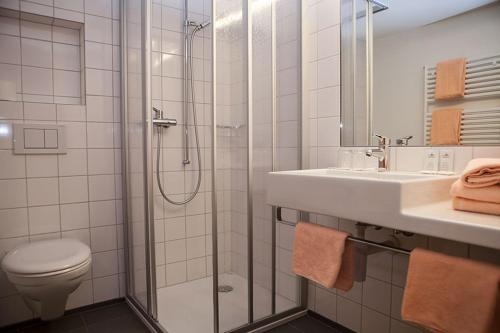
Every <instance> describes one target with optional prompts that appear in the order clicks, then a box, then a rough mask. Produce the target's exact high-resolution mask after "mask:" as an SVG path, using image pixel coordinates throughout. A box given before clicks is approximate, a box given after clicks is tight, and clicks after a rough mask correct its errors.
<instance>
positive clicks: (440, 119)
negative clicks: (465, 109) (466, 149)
mask: <svg viewBox="0 0 500 333" xmlns="http://www.w3.org/2000/svg"><path fill="white" fill-rule="evenodd" d="M461 124H462V109H441V110H435V111H434V112H432V122H431V145H459V144H460V127H461Z"/></svg>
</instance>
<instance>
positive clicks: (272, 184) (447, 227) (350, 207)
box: [266, 168, 500, 248]
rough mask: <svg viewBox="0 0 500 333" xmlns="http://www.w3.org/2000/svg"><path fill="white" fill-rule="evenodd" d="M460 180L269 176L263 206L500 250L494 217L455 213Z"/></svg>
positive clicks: (355, 174) (323, 173)
mask: <svg viewBox="0 0 500 333" xmlns="http://www.w3.org/2000/svg"><path fill="white" fill-rule="evenodd" d="M457 178H458V176H443V175H427V174H420V173H411V172H377V171H351V170H340V169H335V168H330V169H314V170H294V171H281V172H271V173H269V174H268V178H267V181H266V187H267V203H268V204H270V205H274V206H280V207H285V208H291V209H296V210H301V211H305V212H311V213H318V214H323V215H330V216H337V217H341V218H345V219H350V220H355V221H360V222H365V223H371V224H374V225H379V226H383V227H388V228H394V229H398V230H404V231H410V232H415V233H420V234H424V235H430V236H437V237H442V238H447V239H453V240H457V241H463V242H467V243H471V244H478V245H483V246H489V247H494V248H500V242H499V240H500V218H499V217H498V216H492V215H485V214H474V213H467V212H458V211H454V210H453V209H452V208H451V201H450V200H451V197H450V195H449V191H450V187H451V184H452V183H453V182H454V181H455V180H456V179H457Z"/></svg>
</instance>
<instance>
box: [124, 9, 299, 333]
mask: <svg viewBox="0 0 500 333" xmlns="http://www.w3.org/2000/svg"><path fill="white" fill-rule="evenodd" d="M211 2H212V7H211V10H212V12H211V18H212V24H211V26H210V29H211V36H212V38H211V46H212V47H211V49H212V50H211V51H212V56H211V62H212V63H211V67H212V82H213V83H215V82H217V63H216V56H217V31H216V24H215V17H216V12H217V1H216V0H212V1H211ZM124 3H125V1H124V2H122V6H121V7H122V8H121V46H122V51H121V52H122V67H121V68H122V71H121V78H122V94H121V96H122V97H121V98H122V106H123V108H122V112H123V117H122V142H123V145H122V173H123V174H124V175H126V174H127V172H126V168H127V154H128V152H127V145H128V142H127V141H128V138H127V135H126V131H127V129H128V127H127V126H128V124H127V117H126V114H127V70H126V68H127V67H126V66H127V60H126V59H127V49H126V43H127V40H126V39H127V38H126V24H125V17H126V12H125V9H124V8H123V7H124V6H123V4H124ZM184 3H185V7H184V13H185V17H184V18H185V20H184V32H185V41H184V78H185V79H184V82H183V83H184V91H183V95H184V103H183V117H184V119H183V124H182V125H184V133H183V134H184V143H185V150H184V160H183V163H184V164H189V163H190V161H189V130H188V129H189V127H188V126H189V124H188V119H189V118H188V111H189V93H188V91H189V90H188V89H189V81H188V78H189V73H188V70H189V69H188V67H189V64H188V63H189V58H188V52H187V48H188V47H189V46H188V43H189V27H190V26H193V25H197V24H196V23H194V22H190V21H189V20H188V0H184ZM245 3H246V5H244V6H243V8H242V10H243V11H244V13H243V16H244V17H245V18H246V20H247V21H246V22H245V23H246V35H247V36H246V38H247V43H246V50H243V52H246V55H247V57H248V60H249V61H248V62H247V68H246V70H247V74H250V75H247V89H248V90H247V94H248V102H249V103H247V108H248V109H247V116H248V126H247V140H248V150H249V151H248V166H249V173H248V175H247V177H248V178H247V181H248V184H249V187H248V189H247V191H248V201H247V208H248V211H249V212H252V210H253V194H252V191H251V183H252V181H253V175H252V173H251V172H250V170H251V166H252V164H253V155H252V149H253V142H252V141H253V137H252V135H253V133H252V118H253V106H252V103H251V97H252V75H251V72H252V69H253V68H252V62H251V57H252V56H251V55H252V53H251V51H252V33H253V32H252V22H251V15H252V4H251V1H245ZM141 4H142V10H143V12H142V22H141V24H142V25H143V27H142V30H143V35H142V65H141V66H142V75H143V81H144V83H145V84H144V86H143V96H144V101H143V105H142V108H143V116H144V119H145V123H144V124H143V130H144V137H143V139H144V150H145V151H144V165H143V167H144V170H146V172H145V188H144V190H145V202H144V204H145V205H144V208H145V212H144V215H145V221H146V222H145V226H144V228H145V230H144V231H145V237H146V243H147V246H146V254H145V255H146V270H147V308H144V306H143V305H142V304H140V302H138V301H137V299H136V298H135V297H134V296H133V295H132V294H131V291H132V288H133V286H132V282H133V279H134V275H133V272H131V271H130V267H127V269H126V276H127V284H126V288H127V293H126V299H127V302H128V303H129V304H130V305H131V306H132V308H133V309H134V311H136V313H137V314H139V316H140V317H141V319H142V320H143V321H144V322H145V323H146V324H147V325H148V327H149V328H150V329H151V330H152V331H157V332H166V331H165V329H164V328H163V327H161V325H159V323H158V321H157V299H156V297H157V295H156V274H155V259H154V258H155V246H154V244H155V243H154V206H153V198H154V196H153V193H154V192H153V185H154V182H153V175H154V173H153V156H152V152H153V148H152V147H153V119H152V118H153V117H152V112H151V110H152V105H151V104H152V99H151V11H152V5H151V0H141ZM271 6H272V9H271V15H272V18H271V19H272V30H273V31H272V34H273V35H272V50H271V56H272V58H273V59H272V78H271V80H272V90H273V91H272V96H273V98H272V170H276V121H277V119H276V118H277V117H276V98H277V96H276V95H277V93H276V90H277V89H276V70H277V68H276V59H274V58H275V57H276V46H277V45H276V35H275V33H276V17H275V15H276V4H275V0H271ZM306 6H307V4H306V3H305V1H303V0H302V1H300V8H299V11H300V13H299V18H300V38H301V39H302V38H303V36H304V35H305V32H304V31H303V24H302V22H303V20H304V13H305V7H306ZM203 24H204V23H202V25H203ZM301 44H302V43H301ZM304 52H305V47H304V45H302V46H301V48H300V53H299V63H300V64H301V66H300V69H301V72H300V74H299V84H300V90H299V105H300V108H301V110H303V109H304V104H306V102H305V101H304V100H303V99H302V96H305V92H306V90H307V89H305V88H304V87H303V80H302V77H304V73H303V71H304V70H305V69H306V66H305V60H304V57H303V53H304ZM211 106H212V119H211V121H212V124H211V130H212V137H211V140H212V142H211V143H212V144H211V155H212V158H211V163H212V164H211V179H212V181H211V186H212V188H211V196H212V200H211V204H212V210H211V211H212V212H211V214H212V251H213V253H218V237H217V235H218V228H217V226H218V223H217V220H218V216H217V192H216V190H217V188H216V184H217V172H216V170H217V131H218V129H217V84H212V85H211ZM306 121H307V115H304V113H302V117H301V121H300V124H299V126H300V128H301V129H300V131H299V132H300V134H299V135H300V138H299V139H300V141H299V142H301V148H300V149H299V154H300V156H299V165H300V167H301V168H302V167H306V166H307V161H308V158H307V147H308V146H307V144H305V141H304V140H306V139H305V138H307V135H305V134H304V131H305V129H306V128H307V126H304V124H305V123H306ZM126 190H127V179H126V177H123V191H124V193H123V198H124V208H123V213H124V217H125V221H127V219H126V216H127V214H128V210H127V205H126V198H127V195H126V192H125V191H126ZM301 217H307V215H306V214H302V213H301ZM247 222H248V225H247V227H248V250H249V254H248V258H247V260H248V262H247V263H248V272H252V270H253V260H252V259H253V258H252V255H253V234H252V232H253V226H252V223H253V219H252V216H251V213H250V214H248V221H247ZM276 222H277V221H276V208H275V207H272V235H273V239H272V245H273V249H272V263H271V266H272V313H271V315H269V316H267V317H265V318H261V319H258V320H253V306H254V304H253V274H249V276H248V286H247V288H248V294H249V298H248V311H249V312H248V317H249V320H248V323H247V324H245V325H243V326H241V327H239V328H235V329H233V330H231V331H229V332H230V333H243V332H263V331H264V330H265V329H270V328H272V327H275V326H278V325H280V324H283V323H285V322H287V321H290V320H293V319H295V318H298V317H300V316H303V315H305V314H306V313H307V285H308V283H307V281H306V280H305V279H302V280H301V281H300V288H299V290H298V292H299V304H298V306H296V307H294V308H291V309H289V310H287V311H284V312H280V313H276ZM124 227H125V229H127V223H125V225H124ZM127 235H128V232H127V231H125V246H124V248H125V251H126V258H129V254H128V253H127V252H128V243H129V241H130V240H129V239H128V238H127ZM212 258H213V259H212V271H213V272H214V273H213V276H212V289H213V290H212V291H213V294H212V295H213V332H217V333H218V332H219V327H220V326H219V295H218V291H217V289H218V282H219V281H218V278H219V274H218V267H219V263H218V256H217V255H214V256H213V257H212ZM126 264H127V265H128V262H127V260H126ZM250 295H252V296H250Z"/></svg>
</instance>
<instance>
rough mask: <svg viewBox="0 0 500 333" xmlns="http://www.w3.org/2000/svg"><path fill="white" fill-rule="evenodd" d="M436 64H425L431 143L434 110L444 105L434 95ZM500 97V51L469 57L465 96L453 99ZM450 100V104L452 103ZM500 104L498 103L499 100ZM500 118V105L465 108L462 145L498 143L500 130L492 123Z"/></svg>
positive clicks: (426, 113) (426, 118)
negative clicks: (478, 56)
mask: <svg viewBox="0 0 500 333" xmlns="http://www.w3.org/2000/svg"><path fill="white" fill-rule="evenodd" d="M435 89H436V66H425V67H424V119H423V121H424V139H425V142H426V144H430V129H431V117H432V112H433V111H434V109H436V108H440V105H441V104H440V103H442V101H436V100H435V99H434V93H435ZM498 98H500V55H495V56H492V57H485V58H481V59H468V60H467V64H466V73H465V96H464V98H462V99H459V100H455V101H453V102H460V103H463V102H467V101H469V100H471V99H472V100H479V99H490V100H493V99H498ZM449 103H450V102H449V101H448V102H447V104H446V105H449ZM496 104H498V103H496ZM499 121H500V107H498V106H496V107H493V108H492V107H484V108H481V107H480V108H475V109H471V108H469V107H468V106H465V107H464V108H463V114H462V124H461V125H462V126H461V127H462V134H461V140H460V141H461V145H464V146H467V145H496V144H498V143H499V142H500V133H498V132H497V131H491V127H490V126H493V127H494V129H497V126H495V125H496V124H497V123H498V122H499Z"/></svg>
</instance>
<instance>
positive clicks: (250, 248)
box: [243, 0, 253, 323]
mask: <svg viewBox="0 0 500 333" xmlns="http://www.w3.org/2000/svg"><path fill="white" fill-rule="evenodd" d="M252 1H253V0H247V1H244V3H245V4H246V7H245V8H244V10H243V16H244V17H245V14H246V23H247V116H248V117H247V122H248V124H247V140H248V151H247V152H248V156H247V169H248V170H247V183H248V184H247V218H248V219H247V237H248V238H247V242H248V243H247V245H248V249H247V252H248V253H247V256H248V258H247V259H248V262H247V264H248V269H247V271H248V272H247V274H248V322H249V323H252V322H253V64H252V58H253V48H252V46H253V45H252V43H253V38H252V29H253V24H252V23H253V22H252Z"/></svg>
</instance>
